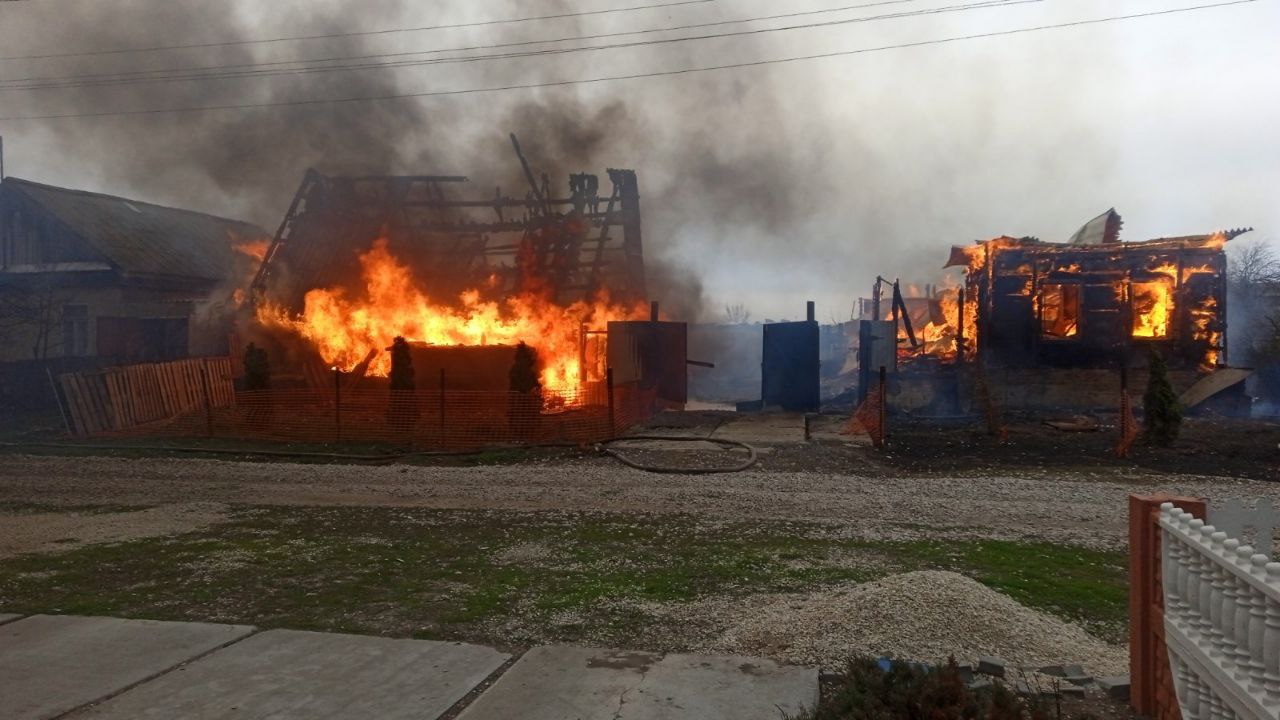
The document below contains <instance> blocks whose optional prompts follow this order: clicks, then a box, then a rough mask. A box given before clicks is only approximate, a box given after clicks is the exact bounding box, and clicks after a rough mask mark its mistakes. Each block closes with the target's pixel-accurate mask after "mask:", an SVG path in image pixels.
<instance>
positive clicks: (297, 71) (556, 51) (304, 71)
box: [0, 0, 1046, 90]
mask: <svg viewBox="0 0 1280 720" xmlns="http://www.w3.org/2000/svg"><path fill="white" fill-rule="evenodd" d="M1045 1H1046V0H983V1H982V2H973V3H965V4H961V5H950V6H947V7H942V8H930V9H927V10H914V11H909V12H902V13H889V14H885V15H873V16H870V17H860V18H846V19H843V20H827V21H824V22H817V23H804V24H799V25H788V26H784V27H776V28H756V29H753V30H738V31H733V32H724V33H709V34H704V35H692V36H688V37H679V38H662V39H657V40H637V41H633V42H628V43H613V44H610V45H589V46H584V47H576V48H548V49H544V50H529V51H525V52H515V53H500V54H491V55H469V56H462V57H456V58H434V59H428V60H402V61H397V62H388V63H367V64H362V65H336V66H323V67H314V68H293V69H287V70H284V69H282V70H246V71H242V72H239V73H216V74H208V75H192V76H172V77H166V76H156V77H150V78H134V79H128V80H104V81H99V82H83V83H63V84H49V85H26V86H17V87H0V90H32V89H64V88H76V87H100V86H108V85H134V84H142V83H155V82H191V81H196V80H226V79H236V78H244V77H273V76H281V75H309V74H313V73H327V72H337V71H346V72H350V71H357V70H370V69H374V70H378V69H387V68H404V67H416V66H422V65H443V64H455V63H468V62H477V61H486V60H509V59H514V58H524V57H535V56H543V55H565V54H570V53H578V52H586V51H600V50H617V49H624V48H635V47H648V46H653V45H666V44H671V43H682V42H693V41H701V40H715V39H722V38H729V37H743V36H750V35H762V34H766V33H775V32H785V31H792V30H806V29H813V28H822V27H832V26H836V25H851V24H857V23H866V22H876V21H880V20H896V19H901V18H907V17H916V16H921V15H941V14H944V13H950V12H965V11H969V10H983V9H990V8H1000V7H1009V6H1014V5H1026V4H1032V3H1041V2H1045Z"/></svg>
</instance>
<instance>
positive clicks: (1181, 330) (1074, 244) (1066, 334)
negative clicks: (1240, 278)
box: [879, 210, 1248, 408]
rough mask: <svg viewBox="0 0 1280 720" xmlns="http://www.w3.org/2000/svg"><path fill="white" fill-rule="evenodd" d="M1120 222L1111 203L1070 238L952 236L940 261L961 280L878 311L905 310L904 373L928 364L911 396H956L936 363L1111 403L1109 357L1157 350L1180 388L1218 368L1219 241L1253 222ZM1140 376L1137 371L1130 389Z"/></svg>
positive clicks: (1005, 391)
mask: <svg viewBox="0 0 1280 720" xmlns="http://www.w3.org/2000/svg"><path fill="white" fill-rule="evenodd" d="M1121 226H1122V221H1121V218H1120V215H1119V214H1117V213H1116V212H1115V210H1109V211H1107V212H1106V213H1103V214H1102V215H1101V216H1099V217H1097V218H1095V219H1094V220H1092V221H1090V222H1089V223H1087V224H1086V225H1085V226H1084V227H1082V228H1081V229H1080V230H1079V231H1078V232H1077V233H1076V234H1075V235H1074V236H1073V237H1072V238H1071V239H1070V240H1069V241H1068V242H1066V243H1050V242H1044V241H1041V240H1038V239H1036V238H1012V237H998V238H994V239H991V240H985V241H980V242H976V243H974V244H973V245H969V246H963V247H953V248H952V251H951V256H950V259H949V260H948V262H947V264H946V267H947V268H953V267H959V268H962V269H963V272H964V279H963V283H962V285H961V286H959V287H954V288H951V289H946V290H940V291H934V290H930V291H929V292H928V293H926V297H923V298H914V299H912V298H904V299H903V302H902V303H901V304H900V305H898V306H897V311H896V312H894V314H893V315H890V314H889V312H887V311H885V310H883V308H881V309H880V312H879V314H880V315H883V316H884V318H883V319H886V320H887V319H890V318H893V319H899V315H901V319H900V321H899V322H898V330H897V335H898V338H897V362H898V365H899V371H900V374H901V376H902V377H904V378H910V377H912V376H913V375H914V376H915V377H917V378H921V377H924V376H925V375H926V373H925V372H924V371H925V370H929V371H930V373H928V376H929V380H928V382H925V383H923V384H921V383H916V387H915V390H920V389H921V388H924V392H914V393H909V394H910V395H912V397H913V400H912V401H911V403H909V404H916V405H929V404H935V403H937V402H938V401H939V400H940V399H941V396H948V395H950V396H953V395H954V393H947V392H941V391H940V385H939V383H938V380H937V378H938V376H939V373H937V372H932V371H936V370H941V371H942V372H941V376H942V377H944V378H947V377H950V378H951V381H953V382H954V380H955V377H956V376H955V374H954V370H955V368H956V367H957V366H959V367H964V366H966V365H968V366H971V367H976V366H980V367H982V368H983V370H984V372H986V373H987V375H988V376H989V377H990V379H991V380H992V382H991V386H992V391H993V392H995V393H997V394H999V395H1000V397H1001V399H1003V400H1004V401H1005V402H1006V403H1007V404H1008V405H1010V406H1013V407H1028V408H1035V407H1056V408H1068V407H1098V406H1103V405H1107V404H1111V403H1113V402H1114V397H1115V395H1116V391H1117V388H1116V385H1115V383H1116V380H1115V370H1116V368H1118V367H1120V366H1122V365H1123V366H1127V367H1139V368H1140V367H1144V366H1145V365H1146V364H1147V362H1148V360H1149V358H1150V356H1151V351H1153V350H1155V351H1158V352H1160V353H1161V354H1162V355H1163V356H1164V357H1165V358H1166V360H1167V362H1168V364H1169V367H1170V370H1171V376H1172V378H1173V381H1174V384H1175V387H1176V388H1177V389H1178V390H1179V391H1182V390H1185V389H1186V388H1187V387H1189V386H1190V385H1192V384H1194V383H1195V382H1196V380H1197V379H1199V378H1200V377H1202V376H1204V375H1205V374H1207V373H1211V372H1213V371H1215V370H1217V369H1219V368H1222V367H1225V365H1226V362H1227V348H1226V330H1227V327H1226V318H1227V315H1226V302H1227V273H1226V270H1227V266H1226V253H1225V245H1226V243H1227V242H1228V241H1230V240H1232V239H1233V238H1235V237H1237V236H1239V235H1241V234H1243V233H1245V232H1248V230H1247V229H1238V230H1229V231H1221V232H1215V233H1210V234H1205V235H1191V236H1183V237H1170V238H1159V239H1154V240H1147V241H1143V242H1121V241H1120V238H1119V235H1120V228H1121ZM885 307H892V306H891V305H885ZM948 372H950V373H952V374H951V375H950V376H948V375H947V373H948ZM1144 381H1145V377H1144V374H1141V373H1139V374H1135V375H1134V388H1135V391H1140V390H1141V384H1142V382H1144ZM907 384H908V385H910V384H911V383H910V381H908V383H907ZM943 384H944V385H945V384H946V381H945V380H944V381H943Z"/></svg>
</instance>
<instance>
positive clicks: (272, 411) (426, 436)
mask: <svg viewBox="0 0 1280 720" xmlns="http://www.w3.org/2000/svg"><path fill="white" fill-rule="evenodd" d="M654 403H655V398H654V391H653V390H651V389H650V390H645V389H642V388H640V387H638V386H636V385H629V384H628V385H619V386H616V387H614V388H613V392H612V410H611V409H610V393H609V390H608V388H606V387H604V386H603V384H602V383H601V384H597V385H595V386H592V387H591V388H590V389H588V390H584V391H582V392H579V393H573V394H568V395H563V394H561V395H554V396H552V395H548V396H546V397H539V396H537V395H524V394H521V393H514V392H494V391H469V390H445V391H444V392H443V393H441V392H440V391H439V390H419V391H400V392H394V393H393V392H392V391H389V390H386V389H358V388H357V389H347V388H344V389H342V390H340V391H337V392H335V391H334V390H332V389H330V390H327V391H325V390H317V389H312V388H299V389H280V390H274V389H273V390H256V391H247V392H237V393H236V394H235V402H234V404H232V405H229V406H226V407H215V408H212V409H211V410H210V411H206V410H205V409H204V408H196V409H193V410H192V411H190V412H187V413H185V414H183V415H181V416H179V417H176V418H173V419H171V420H167V421H164V422H161V423H153V424H150V425H147V426H142V427H138V428H131V429H129V430H127V431H124V432H107V433H99V434H100V435H103V436H115V437H122V436H129V437H137V436H172V437H217V438H237V439H245V440H275V441H291V442H309V443H327V442H374V443H382V442H385V443H391V444H395V445H397V446H402V447H413V448H432V449H436V448H438V449H473V448H481V447H485V446H491V445H509V444H538V443H557V442H570V443H586V442H595V441H599V440H606V439H609V438H611V437H614V436H615V435H616V434H617V433H619V432H621V431H622V430H624V429H626V428H628V427H631V426H633V425H635V424H637V423H639V422H641V421H643V420H644V419H646V418H648V417H649V416H650V415H652V414H653V411H654Z"/></svg>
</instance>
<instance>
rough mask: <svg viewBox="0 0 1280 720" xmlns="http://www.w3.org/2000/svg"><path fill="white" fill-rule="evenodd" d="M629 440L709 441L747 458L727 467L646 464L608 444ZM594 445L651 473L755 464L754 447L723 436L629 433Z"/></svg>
mask: <svg viewBox="0 0 1280 720" xmlns="http://www.w3.org/2000/svg"><path fill="white" fill-rule="evenodd" d="M631 440H655V441H662V442H671V441H674V442H709V443H715V444H716V445H720V446H721V447H727V448H739V449H742V450H746V451H747V458H746V459H745V460H743V461H742V462H740V463H738V464H737V465H732V466H728V467H710V468H699V467H675V466H672V465H647V464H645V463H639V462H636V461H635V460H632V459H631V458H628V457H627V456H625V455H623V454H622V453H620V452H618V451H617V450H614V449H612V448H610V447H609V445H611V444H613V443H616V442H624V441H626V442H629V441H631ZM596 447H597V448H599V450H600V452H602V453H604V454H605V455H609V456H611V457H613V458H615V459H616V460H617V461H618V462H620V463H622V464H623V465H626V466H628V467H633V468H635V469H637V470H644V471H645V472H653V473H671V474H680V475H712V474H716V473H734V472H742V471H743V470H746V469H747V468H749V467H751V466H752V465H755V464H756V449H755V448H753V447H751V446H750V445H748V444H746V443H744V442H738V441H737V440H726V439H724V438H711V437H672V436H669V435H630V436H627V437H620V438H614V439H613V440H607V441H605V442H602V443H600V444H598V445H596Z"/></svg>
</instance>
